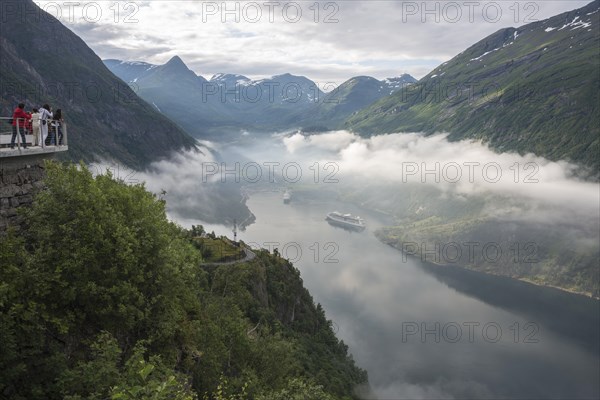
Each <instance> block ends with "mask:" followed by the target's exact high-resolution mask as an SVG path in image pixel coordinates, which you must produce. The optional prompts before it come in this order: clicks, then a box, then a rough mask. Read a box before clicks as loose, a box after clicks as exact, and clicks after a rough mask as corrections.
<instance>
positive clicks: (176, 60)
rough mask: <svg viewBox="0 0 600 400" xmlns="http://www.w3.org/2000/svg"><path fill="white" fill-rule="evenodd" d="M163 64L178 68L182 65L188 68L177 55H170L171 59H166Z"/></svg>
mask: <svg viewBox="0 0 600 400" xmlns="http://www.w3.org/2000/svg"><path fill="white" fill-rule="evenodd" d="M165 66H170V67H178V68H181V67H184V68H185V69H189V68H188V67H187V65H185V63H184V62H183V60H182V59H181V58H180V57H179V56H173V57H171V59H170V60H169V61H167V63H166V64H165Z"/></svg>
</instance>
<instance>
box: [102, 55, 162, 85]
mask: <svg viewBox="0 0 600 400" xmlns="http://www.w3.org/2000/svg"><path fill="white" fill-rule="evenodd" d="M103 62H104V64H105V65H106V66H107V67H108V69H110V70H111V71H112V72H113V73H114V74H115V75H117V76H118V77H119V78H121V79H123V80H124V81H125V82H137V80H138V79H139V78H141V77H143V76H145V75H146V74H148V73H149V72H150V71H151V70H152V69H154V68H156V67H157V66H156V65H153V64H149V63H146V62H141V61H131V62H130V61H121V60H104V61H103Z"/></svg>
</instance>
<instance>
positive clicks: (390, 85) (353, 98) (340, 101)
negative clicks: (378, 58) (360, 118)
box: [290, 74, 417, 129]
mask: <svg viewBox="0 0 600 400" xmlns="http://www.w3.org/2000/svg"><path fill="white" fill-rule="evenodd" d="M416 81H417V80H416V79H415V78H413V77H412V76H410V75H408V74H403V75H401V76H399V77H396V78H388V79H385V80H383V81H379V80H377V79H375V78H372V77H370V76H357V77H354V78H351V79H349V80H347V81H346V82H344V83H342V84H341V85H340V86H338V87H337V88H335V89H334V90H332V91H331V92H329V93H327V95H325V96H323V98H321V99H320V101H319V102H318V104H314V105H313V106H312V107H311V108H310V109H308V110H302V111H300V112H298V113H296V114H295V115H294V116H293V117H292V118H290V123H292V124H294V123H295V124H301V125H302V126H303V127H304V128H307V127H308V128H309V129H310V127H315V126H320V127H321V129H334V128H337V127H338V126H339V125H341V124H342V123H343V122H344V121H345V120H346V119H347V118H348V117H350V116H351V115H352V114H353V113H355V112H356V111H359V110H361V109H363V108H365V107H367V106H369V105H370V104H372V103H374V102H376V101H377V100H379V99H381V98H383V97H386V96H388V95H391V94H393V93H394V92H396V91H398V90H401V89H402V88H404V87H406V86H407V85H409V84H412V83H415V82H416Z"/></svg>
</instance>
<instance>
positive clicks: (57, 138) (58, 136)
mask: <svg viewBox="0 0 600 400" xmlns="http://www.w3.org/2000/svg"><path fill="white" fill-rule="evenodd" d="M62 120H63V119H62V110H61V109H60V108H57V109H56V111H55V112H54V116H53V117H52V130H53V132H54V134H53V136H52V139H53V142H54V143H50V144H54V145H56V144H60V145H62V139H63V134H62V127H61V124H62Z"/></svg>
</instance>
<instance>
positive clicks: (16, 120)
mask: <svg viewBox="0 0 600 400" xmlns="http://www.w3.org/2000/svg"><path fill="white" fill-rule="evenodd" d="M24 108H25V104H23V103H19V105H18V106H17V108H15V112H14V113H13V122H12V138H11V140H10V148H11V149H14V148H15V139H16V138H17V132H20V133H21V139H22V140H23V148H24V149H26V148H27V140H26V139H25V127H26V126H27V123H28V121H29V120H30V119H31V115H29V114H27V113H26V112H25V110H23V109H24Z"/></svg>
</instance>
